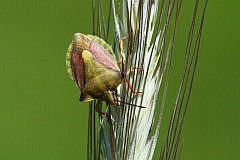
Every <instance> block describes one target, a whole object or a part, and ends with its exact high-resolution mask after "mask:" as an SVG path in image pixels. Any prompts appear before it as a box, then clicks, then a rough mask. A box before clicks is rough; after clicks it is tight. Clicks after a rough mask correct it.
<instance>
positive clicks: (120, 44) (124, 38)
mask: <svg viewBox="0 0 240 160" xmlns="http://www.w3.org/2000/svg"><path fill="white" fill-rule="evenodd" d="M125 40H127V37H123V38H122V39H121V40H120V41H119V46H120V59H119V60H118V62H117V64H118V65H120V64H121V63H122V58H123V56H122V54H123V41H125Z"/></svg>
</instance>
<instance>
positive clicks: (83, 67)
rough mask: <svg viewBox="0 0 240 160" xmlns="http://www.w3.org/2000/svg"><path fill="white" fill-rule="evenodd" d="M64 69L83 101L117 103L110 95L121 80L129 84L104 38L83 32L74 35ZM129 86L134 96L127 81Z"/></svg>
mask: <svg viewBox="0 0 240 160" xmlns="http://www.w3.org/2000/svg"><path fill="white" fill-rule="evenodd" d="M66 67H67V71H68V74H69V76H70V77H71V78H72V79H73V80H74V81H75V83H76V85H77V87H78V88H79V90H80V92H81V95H80V99H79V100H80V101H82V102H86V101H91V100H93V99H101V100H104V101H106V102H107V103H108V104H116V100H115V97H114V95H113V92H114V91H115V90H116V89H117V87H118V86H119V84H121V83H122V82H124V80H125V81H126V82H128V81H127V80H126V78H125V77H126V75H127V74H128V73H129V72H130V71H129V72H127V74H126V73H123V72H121V71H120V69H119V66H118V62H117V61H116V59H115V55H114V52H113V50H112V48H111V47H110V46H109V45H108V44H107V43H106V42H105V41H104V40H103V39H101V38H99V37H97V36H93V35H84V34H82V33H75V34H74V37H73V40H72V43H71V44H70V45H69V48H68V51H67V55H66ZM132 69H139V68H137V67H135V68H132ZM132 69H131V70H132ZM128 85H129V87H130V89H131V90H132V92H133V93H135V91H134V90H133V89H132V87H131V85H130V84H129V82H128Z"/></svg>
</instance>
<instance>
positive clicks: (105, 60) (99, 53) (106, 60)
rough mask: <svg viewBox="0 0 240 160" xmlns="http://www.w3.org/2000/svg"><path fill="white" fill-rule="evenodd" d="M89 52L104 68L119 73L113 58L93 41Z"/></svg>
mask: <svg viewBox="0 0 240 160" xmlns="http://www.w3.org/2000/svg"><path fill="white" fill-rule="evenodd" d="M89 51H90V52H91V53H92V54H93V55H94V56H95V58H96V60H97V61H98V62H100V63H102V64H103V65H104V66H105V67H107V68H109V69H111V70H114V71H120V69H119V67H118V65H117V63H116V60H115V59H114V58H113V56H112V55H111V54H109V53H108V51H107V50H106V49H105V48H104V47H102V46H101V45H99V44H98V43H97V42H95V41H94V40H93V41H91V44H90V46H89Z"/></svg>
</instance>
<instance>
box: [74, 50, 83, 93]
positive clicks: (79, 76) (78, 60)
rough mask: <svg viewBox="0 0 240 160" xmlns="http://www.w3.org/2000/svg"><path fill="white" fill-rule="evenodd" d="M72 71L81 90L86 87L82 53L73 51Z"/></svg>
mask: <svg viewBox="0 0 240 160" xmlns="http://www.w3.org/2000/svg"><path fill="white" fill-rule="evenodd" d="M71 62H72V71H73V75H74V78H75V79H76V83H77V85H78V87H79V89H80V90H82V89H83V88H84V64H83V59H82V55H81V54H78V53H76V52H72V60H71Z"/></svg>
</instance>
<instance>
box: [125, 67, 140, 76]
mask: <svg viewBox="0 0 240 160" xmlns="http://www.w3.org/2000/svg"><path fill="white" fill-rule="evenodd" d="M135 70H143V69H142V68H140V67H131V68H130V69H129V70H128V71H127V73H126V75H127V76H128V75H129V73H130V72H132V71H135Z"/></svg>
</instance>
